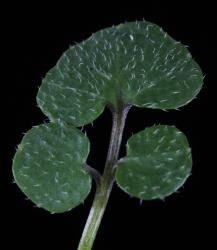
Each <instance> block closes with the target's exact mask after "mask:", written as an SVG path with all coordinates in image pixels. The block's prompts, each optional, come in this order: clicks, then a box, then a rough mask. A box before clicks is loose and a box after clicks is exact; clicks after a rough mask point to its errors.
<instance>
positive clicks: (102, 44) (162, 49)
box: [37, 21, 203, 126]
mask: <svg viewBox="0 0 217 250" xmlns="http://www.w3.org/2000/svg"><path fill="white" fill-rule="evenodd" d="M202 83H203V76H202V72H201V70H200V68H199V66H198V65H197V63H196V62H195V61H194V60H193V59H192V57H191V54H190V53H189V51H188V49H187V48H186V46H184V45H182V44H181V43H179V42H177V41H175V40H174V39H173V38H171V37H170V36H169V35H168V34H167V33H165V32H164V31H163V30H162V29H161V28H160V27H159V26H157V25H155V24H153V23H150V22H146V21H140V22H130V23H125V24H120V25H118V26H116V27H111V28H106V29H103V30H100V31H98V32H96V33H94V34H93V35H92V36H91V37H90V38H89V39H87V40H86V41H84V42H82V43H80V44H76V45H75V46H73V47H70V48H69V49H68V50H67V51H66V52H65V53H63V55H62V56H61V58H60V59H59V61H58V62H57V64H56V66H55V67H53V68H52V69H51V70H50V71H49V72H48V73H47V74H46V76H45V78H44V79H43V82H42V85H41V87H40V89H39V93H38V96H37V102H38V105H39V107H40V108H41V110H42V111H43V112H44V113H45V114H46V115H47V116H48V117H49V118H50V120H51V121H56V120H59V119H60V120H63V121H65V122H67V123H70V124H74V125H75V126H82V125H84V124H87V123H89V122H91V121H93V120H94V119H96V118H97V117H98V116H99V115H100V114H101V113H102V111H103V109H104V106H105V105H107V104H112V105H113V106H114V107H115V108H118V106H119V105H127V104H132V105H136V106H138V107H147V108H157V109H174V108H178V107H180V106H183V105H185V104H187V103H188V102H190V101H191V100H192V99H193V98H194V97H195V96H196V95H197V94H198V92H199V91H200V89H201V86H202Z"/></svg>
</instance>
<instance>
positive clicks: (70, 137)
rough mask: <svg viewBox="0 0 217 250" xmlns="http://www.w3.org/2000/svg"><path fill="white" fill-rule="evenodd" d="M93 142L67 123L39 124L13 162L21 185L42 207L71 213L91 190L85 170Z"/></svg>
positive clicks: (26, 138)
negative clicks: (90, 145)
mask: <svg viewBox="0 0 217 250" xmlns="http://www.w3.org/2000/svg"><path fill="white" fill-rule="evenodd" d="M88 153H89V140H88V138H87V137H85V136H84V134H82V133H81V132H80V131H79V130H77V129H74V128H72V127H68V126H65V125H64V124H63V123H59V124H52V123H51V124H46V125H39V126H36V127H34V128H32V129H31V130H29V131H28V132H27V133H26V135H25V136H24V137H23V139H22V142H21V144H20V145H19V146H18V150H17V152H16V154H15V158H14V161H13V175H14V178H15V181H16V183H17V185H18V186H19V187H20V189H21V190H22V191H23V192H24V193H25V194H26V195H27V197H28V198H30V199H31V200H32V201H33V202H34V203H35V204H36V205H37V206H38V207H42V208H44V209H46V210H48V211H50V212H52V213H61V212H65V211H68V210H70V209H72V208H74V207H75V206H77V205H79V204H80V203H81V202H83V201H84V199H85V198H86V196H87V195H88V193H89V191H90V188H91V177H90V176H89V174H88V173H87V171H86V170H85V161H86V158H87V155H88Z"/></svg>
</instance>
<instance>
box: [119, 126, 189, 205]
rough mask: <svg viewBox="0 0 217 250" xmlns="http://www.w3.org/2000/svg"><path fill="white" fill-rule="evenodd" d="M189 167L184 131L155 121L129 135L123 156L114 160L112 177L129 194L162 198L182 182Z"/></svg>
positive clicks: (149, 198) (187, 174)
mask: <svg viewBox="0 0 217 250" xmlns="http://www.w3.org/2000/svg"><path fill="white" fill-rule="evenodd" d="M191 167H192V158H191V150H190V148H189V145H188V141H187V139H186V137H185V135H184V134H183V133H182V132H181V131H179V130H178V129H177V128H175V127H171V126H164V125H158V126H153V127H150V128H146V129H145V130H144V131H142V132H139V133H137V134H135V135H133V136H132V137H131V138H130V139H129V141H128V144H127V156H126V157H124V158H122V159H120V160H119V161H118V163H117V172H116V180H117V183H118V185H119V186H120V188H121V189H123V190H124V191H125V192H126V193H128V194H130V195H132V196H135V197H137V198H140V199H143V200H151V199H157V198H161V199H162V198H164V197H166V196H168V195H170V194H172V193H173V192H175V191H176V190H177V189H178V188H179V187H181V186H182V185H183V183H184V182H185V180H186V179H187V177H188V176H189V175H190V172H191Z"/></svg>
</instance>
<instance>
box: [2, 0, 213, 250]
mask: <svg viewBox="0 0 217 250" xmlns="http://www.w3.org/2000/svg"><path fill="white" fill-rule="evenodd" d="M56 7H58V8H57V10H55V11H54V4H53V5H52V6H48V8H45V6H43V5H41V6H39V5H36V4H35V5H34V4H32V5H31V6H26V5H25V6H23V7H22V6H14V5H11V6H9V7H8V8H7V9H5V13H4V14H6V15H5V16H4V17H3V20H2V23H1V24H3V27H4V30H3V29H2V31H1V32H5V34H4V35H3V36H2V37H3V39H2V40H5V41H6V43H7V46H8V47H7V48H8V49H4V48H5V47H4V46H2V48H1V49H2V54H3V53H4V52H6V55H7V57H6V58H7V60H6V71H4V73H3V75H4V76H6V80H5V82H4V83H2V87H1V101H3V104H2V109H1V116H2V122H1V126H2V129H1V132H2V136H1V143H0V147H1V162H0V170H1V173H0V178H1V183H0V185H1V193H2V194H1V197H2V198H1V200H2V202H1V205H0V206H1V227H2V229H3V230H1V235H0V237H1V241H0V249H12V248H14V247H16V248H17V249H19V248H20V249H23V250H25V249H62V250H70V249H71V250H72V249H76V246H77V244H78V242H79V238H80V235H81V233H82V229H83V226H84V224H85V221H86V218H87V215H88V211H89V209H90V206H91V202H92V199H93V194H94V186H93V189H92V193H91V195H89V196H88V198H87V199H86V200H85V202H84V204H83V205H80V206H79V207H77V208H75V209H74V210H72V211H71V212H68V213H64V214H57V215H51V214H49V213H48V212H46V211H45V210H43V209H38V208H35V207H34V204H33V203H32V202H30V201H27V200H26V199H25V197H24V195H23V194H22V192H21V191H20V190H19V189H18V187H17V186H16V185H15V184H12V181H13V178H12V173H11V165H12V158H13V155H14V153H15V148H16V146H17V144H19V142H20V141H21V139H22V136H23V135H22V133H23V132H26V131H27V130H29V129H30V128H31V127H32V126H33V125H37V124H40V123H43V122H47V121H48V120H47V118H46V117H45V116H44V115H43V113H42V112H41V111H40V110H39V108H37V107H36V100H35V96H36V94H37V89H38V87H39V86H40V83H41V80H42V78H43V77H44V75H45V73H46V72H47V71H48V70H49V69H50V68H51V67H52V66H54V65H55V63H56V61H57V60H58V58H59V57H60V56H61V54H62V53H63V52H64V51H65V50H66V49H67V48H68V47H69V45H73V44H74V43H75V42H80V41H82V40H84V39H86V38H88V37H89V36H90V35H91V34H92V33H93V32H95V31H97V30H99V29H102V28H105V27H108V26H111V25H113V24H119V23H121V22H124V21H134V20H142V19H143V18H144V19H145V20H148V21H151V22H154V23H156V24H158V25H160V26H162V27H163V29H164V30H165V31H167V32H168V33H169V34H170V35H171V36H172V37H173V38H175V39H176V40H178V41H181V42H182V43H183V44H186V45H188V46H189V50H190V52H191V53H192V55H193V57H194V58H195V60H196V61H197V62H198V63H199V65H200V66H201V68H202V70H203V72H204V74H205V75H206V78H205V80H204V81H205V84H204V87H203V89H202V91H201V92H200V93H199V95H198V98H197V99H195V100H194V101H192V102H191V103H190V104H188V105H187V106H185V107H183V108H181V109H180V111H170V112H163V111H158V110H148V109H139V108H132V109H131V111H130V113H129V116H128V118H127V125H126V130H125V133H124V139H123V145H124V144H125V142H126V141H127V139H128V138H129V136H131V135H132V133H135V132H138V131H140V130H142V129H144V128H145V127H146V126H151V125H153V124H159V123H160V124H169V125H176V126H177V127H178V128H179V129H180V130H181V131H183V132H184V133H185V134H186V136H187V137H188V139H189V143H190V145H191V147H192V153H193V159H194V165H193V171H192V176H191V177H190V178H189V179H188V180H187V182H186V183H185V185H184V187H183V188H181V189H180V190H179V191H180V192H179V193H178V194H174V195H172V196H170V197H168V198H166V199H165V201H164V202H163V201H158V200H156V201H149V202H143V203H142V205H140V202H139V200H137V199H134V198H130V197H129V196H128V195H127V194H125V193H124V192H122V191H121V190H120V189H118V188H117V187H116V186H114V189H113V192H112V195H111V198H110V200H109V204H108V207H107V209H106V213H105V216H104V218H103V221H102V224H101V227H100V230H99V232H98V235H97V239H96V241H95V245H94V249H106V250H107V249H108V250H111V249H155V248H156V249H157V248H159V247H160V248H162V249H164V248H171V249H172V248H173V249H178V248H179V247H180V248H181V247H186V246H189V244H192V245H194V246H196V245H200V246H203V245H204V248H205V249H210V247H209V246H208V245H209V244H211V241H212V237H213V236H212V231H213V230H212V225H213V224H214V218H213V214H212V211H213V210H214V209H213V207H214V204H213V203H214V202H213V198H214V196H213V195H212V192H213V190H214V182H213V181H212V180H211V179H212V178H211V176H212V172H214V168H215V166H214V165H215V163H213V162H212V161H211V150H210V147H211V142H212V140H214V139H213V134H212V132H213V126H214V124H213V122H214V121H212V120H213V118H214V116H215V113H214V112H212V113H211V111H212V108H213V107H214V100H215V98H213V99H212V97H211V96H212V94H213V93H214V84H215V82H214V80H215V79H214V77H213V76H214V62H215V61H214V60H216V42H217V39H216V24H217V22H216V16H215V15H216V13H215V12H214V8H215V7H214V6H210V5H209V3H208V2H207V1H206V3H201V4H199V3H198V2H197V4H194V3H192V6H190V4H189V3H183V2H181V1H180V2H179V1H174V3H173V4H172V3H170V4H168V5H166V4H165V3H164V4H162V3H161V4H160V3H158V4H157V3H155V4H149V5H147V4H143V5H140V6H137V7H133V3H132V6H129V7H126V6H125V7H123V6H122V7H118V6H117V5H113V6H111V4H109V3H101V5H100V6H98V8H96V7H93V6H92V7H89V6H86V5H85V3H84V4H83V6H81V7H77V6H75V5H74V4H72V5H70V6H69V5H65V6H63V5H62V6H59V5H56ZM85 9H86V11H85ZM2 12H4V9H2ZM7 70H8V71H7ZM6 72H7V73H6ZM213 97H214V95H213ZM210 114H212V115H210ZM110 128H111V116H110V113H109V111H108V110H107V109H106V110H105V112H104V113H103V114H102V115H101V116H100V117H99V118H98V119H97V120H96V121H94V123H93V126H92V125H87V126H85V128H84V129H85V130H86V131H87V134H88V136H89V138H90V141H91V152H90V156H89V158H88V162H89V164H90V165H93V166H95V167H96V168H97V169H99V171H101V172H102V169H103V168H102V166H103V164H104V162H105V158H106V149H107V146H108V142H109V136H110ZM124 153H125V148H124V146H123V147H122V150H121V155H124ZM4 244H6V245H4Z"/></svg>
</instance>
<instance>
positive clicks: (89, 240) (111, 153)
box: [78, 106, 130, 250]
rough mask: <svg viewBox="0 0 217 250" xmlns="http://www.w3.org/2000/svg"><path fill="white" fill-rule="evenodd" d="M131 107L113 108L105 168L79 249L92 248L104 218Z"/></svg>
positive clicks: (88, 249)
mask: <svg viewBox="0 0 217 250" xmlns="http://www.w3.org/2000/svg"><path fill="white" fill-rule="evenodd" d="M129 109H130V106H127V107H121V108H119V109H118V110H114V109H113V108H111V111H112V118H113V123H112V131H111V138H110V143H109V149H108V154H107V159H106V163H105V169H104V173H103V175H102V177H101V179H100V183H98V185H97V186H96V194H95V197H94V201H93V204H92V207H91V210H90V213H89V216H88V219H87V222H86V225H85V228H84V231H83V234H82V237H81V240H80V244H79V246H78V250H90V249H91V248H92V246H93V242H94V240H95V238H96V233H97V231H98V228H99V225H100V222H101V220H102V217H103V214H104V211H105V208H106V205H107V203H108V199H109V196H110V193H111V190H112V186H113V183H114V175H115V168H114V166H115V164H116V162H117V160H118V155H119V151H120V146H121V141H122V135H123V130H124V126H125V120H126V117H127V113H128V111H129Z"/></svg>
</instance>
